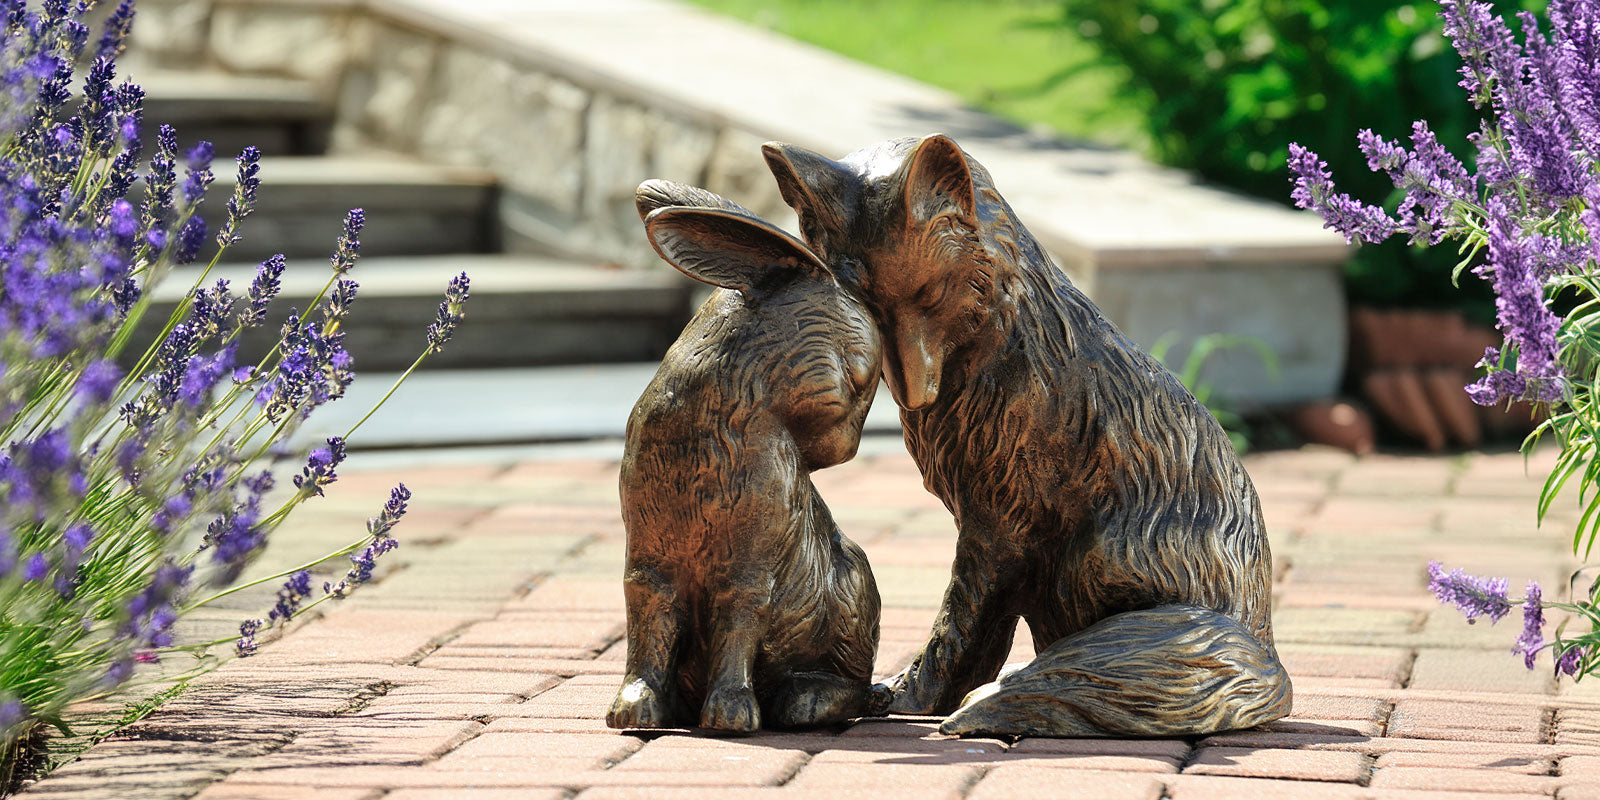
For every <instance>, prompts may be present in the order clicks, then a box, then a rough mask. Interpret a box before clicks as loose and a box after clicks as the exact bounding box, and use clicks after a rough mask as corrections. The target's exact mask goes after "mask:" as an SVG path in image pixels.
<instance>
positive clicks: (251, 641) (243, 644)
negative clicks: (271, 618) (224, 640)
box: [233, 619, 261, 658]
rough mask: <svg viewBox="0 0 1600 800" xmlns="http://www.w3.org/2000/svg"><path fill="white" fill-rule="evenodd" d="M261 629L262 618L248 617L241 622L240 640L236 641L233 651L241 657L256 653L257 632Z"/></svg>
mask: <svg viewBox="0 0 1600 800" xmlns="http://www.w3.org/2000/svg"><path fill="white" fill-rule="evenodd" d="M260 630H261V620H259V619H247V620H245V621H244V622H241V623H239V641H238V642H236V643H234V645H233V651H234V653H236V654H238V656H239V657H240V658H249V657H250V656H253V655H255V654H256V647H257V645H256V634H257V633H258V632H260Z"/></svg>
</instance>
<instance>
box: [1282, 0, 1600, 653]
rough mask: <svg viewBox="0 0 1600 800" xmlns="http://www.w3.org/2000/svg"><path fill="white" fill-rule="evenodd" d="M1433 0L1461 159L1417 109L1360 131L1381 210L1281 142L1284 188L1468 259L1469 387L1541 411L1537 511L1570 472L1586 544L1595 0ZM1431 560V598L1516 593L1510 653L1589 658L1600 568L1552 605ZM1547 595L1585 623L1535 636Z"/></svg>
mask: <svg viewBox="0 0 1600 800" xmlns="http://www.w3.org/2000/svg"><path fill="white" fill-rule="evenodd" d="M1440 9H1441V15H1442V17H1443V19H1444V31H1445V35H1446V36H1447V37H1448V38H1449V39H1450V41H1451V42H1452V43H1453V44H1454V46H1455V50H1456V52H1457V53H1458V54H1459V55H1460V57H1461V60H1462V67H1461V70H1460V72H1461V75H1462V80H1461V82H1460V86H1461V87H1462V88H1463V89H1465V90H1466V92H1467V95H1468V97H1469V99H1470V101H1471V102H1472V104H1473V106H1474V107H1475V108H1477V109H1478V111H1479V113H1480V115H1481V116H1482V119H1481V124H1480V126H1479V129H1478V131H1477V133H1475V134H1472V135H1470V136H1469V137H1468V139H1469V144H1470V146H1471V152H1472V155H1473V157H1474V162H1475V166H1474V168H1472V169H1468V168H1467V167H1466V166H1465V165H1464V164H1463V163H1462V162H1461V161H1460V160H1459V159H1458V158H1457V157H1456V156H1454V155H1452V154H1451V153H1450V152H1449V151H1448V150H1447V149H1446V148H1445V147H1444V146H1443V144H1442V143H1441V142H1440V141H1439V139H1438V137H1437V136H1435V135H1434V133H1433V131H1432V130H1431V129H1430V128H1429V126H1428V123H1427V122H1426V121H1418V122H1416V123H1414V125H1413V127H1412V132H1411V137H1410V142H1409V144H1410V147H1409V148H1408V147H1406V146H1405V145H1403V144H1401V143H1399V142H1395V141H1389V140H1386V139H1384V138H1383V137H1381V136H1378V135H1377V134H1374V133H1373V132H1372V131H1370V130H1364V131H1361V132H1360V134H1359V135H1358V137H1357V139H1358V142H1359V145H1360V149H1361V152H1362V153H1363V154H1364V155H1365V156H1366V159H1367V165H1368V167H1369V168H1371V169H1372V170H1373V171H1382V172H1384V173H1386V174H1387V176H1388V177H1389V178H1390V179H1391V180H1392V181H1393V183H1394V186H1395V188H1396V190H1397V191H1396V194H1397V195H1399V196H1400V199H1399V201H1398V205H1397V206H1396V207H1395V208H1394V209H1392V210H1391V209H1387V208H1384V207H1381V206H1376V205H1369V204H1367V203H1363V202H1361V201H1359V200H1356V199H1354V198H1352V197H1350V196H1349V195H1347V194H1344V193H1341V192H1339V191H1338V190H1337V189H1336V188H1335V187H1334V184H1333V181H1332V177H1331V176H1330V175H1329V174H1328V170H1327V165H1326V163H1325V162H1323V161H1322V160H1321V159H1320V158H1318V156H1317V155H1316V154H1315V153H1313V152H1311V151H1309V150H1307V149H1305V148H1304V147H1301V146H1299V145H1292V146H1291V147H1290V153H1289V168H1290V170H1291V171H1292V172H1293V173H1294V189H1293V192H1292V197H1293V198H1294V201H1295V203H1296V204H1297V205H1299V206H1300V207H1301V208H1311V209H1315V210H1317V211H1318V212H1320V213H1321V214H1322V216H1323V218H1324V219H1325V220H1326V223H1327V227H1330V228H1333V229H1335V230H1338V231H1339V232H1340V233H1342V234H1344V236H1345V237H1346V239H1347V240H1349V241H1352V242H1354V241H1363V242H1379V241H1383V240H1385V239H1388V238H1390V237H1392V236H1397V235H1401V234H1404V235H1406V236H1407V237H1409V241H1410V242H1411V243H1412V244H1414V245H1423V246H1435V245H1439V244H1441V243H1443V242H1444V241H1445V240H1446V239H1449V240H1452V241H1454V242H1455V243H1456V244H1457V247H1458V254H1459V255H1460V256H1461V260H1460V261H1459V263H1458V264H1457V265H1456V268H1455V278H1456V279H1457V280H1459V277H1460V274H1461V273H1462V272H1463V271H1465V270H1468V269H1470V270H1471V271H1472V272H1473V274H1475V275H1477V276H1478V277H1480V278H1482V279H1483V280H1485V281H1487V282H1488V283H1489V284H1490V286H1491V287H1492V288H1493V290H1494V293H1495V296H1496V313H1497V325H1498V327H1499V329H1500V332H1501V333H1502V334H1503V336H1504V343H1503V346H1501V347H1498V348H1489V349H1488V351H1487V352H1485V353H1484V356H1483V360H1482V361H1481V362H1480V363H1479V366H1481V367H1484V368H1485V374H1484V375H1483V377H1482V378H1481V379H1479V380H1477V381H1475V382H1474V383H1472V384H1471V385H1469V386H1467V387H1466V392H1467V394H1468V396H1469V397H1471V398H1472V400H1473V401H1475V402H1477V403H1479V404H1481V405H1495V404H1499V403H1504V402H1509V401H1515V400H1524V401H1530V402H1533V403H1536V404H1540V405H1542V406H1544V407H1545V408H1546V409H1547V410H1548V412H1549V414H1548V418H1547V419H1546V420H1545V421H1544V422H1543V423H1542V424H1541V425H1539V427H1538V428H1537V429H1536V430H1535V431H1534V433H1533V434H1532V435H1530V436H1529V438H1528V440H1527V441H1526V442H1525V443H1524V452H1528V451H1531V449H1532V448H1533V447H1534V446H1536V445H1537V444H1538V442H1539V441H1540V440H1541V439H1542V438H1543V437H1545V436H1550V437H1552V438H1554V439H1555V440H1556V441H1557V442H1558V444H1559V446H1560V450H1561V452H1560V456H1559V459H1558V461H1557V464H1556V467H1555V469H1554V470H1553V471H1552V472H1551V474H1550V476H1549V477H1548V479H1547V480H1546V481H1545V484H1544V487H1543V490H1542V491H1541V493H1540V497H1539V503H1538V508H1537V515H1538V519H1539V520H1540V521H1541V522H1542V521H1543V520H1544V518H1545V516H1546V514H1547V512H1548V511H1549V510H1550V508H1551V506H1552V504H1553V503H1554V501H1555V499H1556V497H1557V496H1558V495H1559V494H1560V492H1561V490H1562V489H1563V488H1564V487H1566V486H1567V485H1568V484H1569V482H1570V481H1571V480H1572V478H1573V477H1576V478H1577V486H1578V496H1579V503H1580V506H1581V507H1582V513H1581V516H1580V517H1579V520H1578V523H1577V525H1576V528H1575V530H1574V532H1573V540H1572V546H1573V550H1574V552H1576V553H1579V554H1581V555H1582V556H1583V557H1585V558H1587V557H1588V555H1589V554H1590V552H1591V551H1592V549H1593V547H1594V543H1595V539H1596V536H1597V534H1600V492H1596V491H1595V489H1596V483H1597V481H1600V380H1597V378H1600V374H1597V370H1600V267H1597V263H1596V257H1597V254H1600V250H1597V248H1600V174H1597V159H1600V0H1550V3H1549V6H1548V8H1547V10H1546V15H1545V20H1544V23H1545V24H1543V25H1541V24H1540V20H1539V19H1536V18H1535V17H1534V16H1533V15H1532V14H1529V13H1527V12H1523V13H1520V14H1518V15H1517V17H1516V20H1517V21H1516V26H1515V27H1517V28H1520V33H1521V35H1520V37H1519V36H1518V35H1517V33H1516V32H1514V31H1513V26H1512V25H1511V24H1509V23H1508V22H1507V20H1505V19H1502V18H1501V17H1499V16H1497V15H1496V14H1495V13H1494V9H1493V7H1492V6H1491V5H1490V4H1489V3H1483V2H1472V1H1471V0H1440ZM1519 38H1520V40H1519ZM1480 255H1483V256H1484V258H1482V259H1481V260H1480V258H1479V256H1480ZM1553 303H1559V305H1554V304H1553ZM1556 308H1559V309H1561V310H1560V311H1559V312H1558V311H1557V310H1555V309H1556ZM1429 572H1430V579H1431V580H1430V588H1432V589H1433V591H1434V592H1435V594H1436V595H1437V596H1438V597H1439V599H1440V600H1441V601H1443V602H1446V603H1450V604H1453V605H1455V606H1457V607H1458V608H1460V609H1461V610H1462V611H1464V612H1465V613H1466V614H1467V615H1468V618H1469V619H1472V618H1475V617H1478V616H1486V617H1488V618H1489V619H1490V621H1491V623H1492V622H1495V621H1498V620H1499V619H1500V618H1501V617H1503V616H1505V615H1506V614H1507V613H1509V611H1510V609H1511V608H1512V607H1513V606H1516V605H1521V606H1522V607H1523V608H1524V630H1523V634H1522V636H1521V637H1519V638H1518V640H1517V644H1516V647H1515V648H1514V649H1513V652H1515V653H1518V654H1521V655H1523V656H1524V658H1525V660H1526V663H1527V664H1528V666H1529V668H1530V669H1531V668H1533V666H1534V658H1535V655H1536V654H1537V653H1538V652H1540V651H1541V650H1545V649H1549V650H1551V651H1552V653H1553V656H1554V659H1555V666H1556V670H1557V671H1558V672H1559V673H1560V674H1565V675H1572V676H1575V677H1581V676H1583V675H1585V674H1588V673H1589V672H1591V671H1593V670H1594V669H1596V666H1597V661H1600V659H1597V654H1600V648H1597V645H1600V631H1597V630H1596V628H1597V625H1596V623H1600V580H1597V581H1595V582H1594V583H1592V584H1590V585H1589V586H1588V587H1587V592H1586V593H1583V592H1582V590H1581V585H1580V584H1579V583H1578V576H1577V575H1575V576H1574V579H1573V585H1574V587H1575V588H1577V590H1578V591H1575V592H1574V594H1575V595H1576V596H1575V597H1574V598H1573V599H1572V601H1571V602H1565V603H1561V602H1552V601H1547V600H1544V599H1543V593H1542V591H1541V590H1540V588H1539V587H1538V585H1537V584H1529V587H1528V590H1527V592H1526V595H1525V596H1524V597H1523V598H1520V599H1512V598H1509V597H1508V596H1507V594H1506V591H1507V590H1506V581H1505V580H1503V579H1496V580H1488V579H1483V578H1474V577H1473V576H1470V575H1465V574H1463V573H1462V572H1461V571H1460V570H1456V571H1454V572H1451V573H1445V572H1444V571H1443V568H1442V567H1441V566H1439V565H1438V564H1434V565H1432V566H1430V568H1429ZM1580 574H1581V573H1580ZM1551 608H1555V609H1559V610H1563V611H1566V612H1568V613H1570V614H1571V615H1572V619H1574V620H1576V621H1577V622H1578V624H1579V627H1580V628H1582V629H1583V630H1581V631H1580V632H1578V633H1575V634H1574V635H1572V636H1570V637H1565V636H1563V633H1562V631H1563V629H1562V628H1558V629H1557V631H1556V635H1555V638H1554V639H1553V640H1551V641H1548V642H1547V641H1545V639H1544V636H1543V627H1544V624H1545V620H1544V611H1545V610H1546V609H1551Z"/></svg>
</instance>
